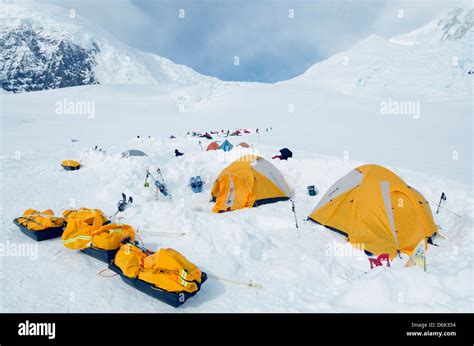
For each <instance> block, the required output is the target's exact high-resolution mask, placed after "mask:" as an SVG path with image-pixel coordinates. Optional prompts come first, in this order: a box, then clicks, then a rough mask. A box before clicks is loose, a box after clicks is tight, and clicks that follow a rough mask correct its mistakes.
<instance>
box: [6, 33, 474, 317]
mask: <svg viewBox="0 0 474 346" xmlns="http://www.w3.org/2000/svg"><path fill="white" fill-rule="evenodd" d="M445 44H448V45H449V44H450V43H445ZM451 44H452V45H456V43H451ZM456 46H457V47H458V48H459V49H461V50H463V49H464V48H462V47H460V46H459V45H456ZM431 47H432V49H433V50H426V49H427V48H426V47H425V48H423V49H425V50H424V51H423V52H422V51H421V50H418V51H414V50H411V51H409V50H406V51H405V50H403V51H401V50H400V49H403V46H401V45H399V44H395V43H392V42H388V41H387V40H385V39H382V38H378V37H376V36H372V37H370V38H369V39H368V41H365V42H362V43H360V44H359V45H357V46H356V47H354V48H353V50H352V51H351V52H352V53H354V54H351V58H350V61H351V62H350V64H349V66H344V67H336V65H335V64H336V62H342V61H343V58H344V56H345V53H341V54H339V55H336V56H334V57H332V58H330V59H328V60H327V61H326V62H322V63H320V64H317V65H316V66H314V68H312V69H310V71H308V72H307V73H305V74H304V75H303V76H301V78H297V79H293V80H291V81H287V82H282V83H277V84H273V85H265V84H259V83H224V82H221V81H217V80H215V79H205V81H204V82H201V81H199V83H191V82H190V83H188V82H186V83H184V84H183V83H175V81H176V80H179V78H180V77H176V78H175V77H172V78H171V79H173V81H168V82H160V83H151V84H148V85H147V84H143V83H135V80H132V81H130V83H126V84H122V83H111V84H109V85H107V84H101V85H91V86H82V87H74V88H65V89H57V90H48V91H40V92H31V93H21V94H8V93H1V94H0V107H1V109H0V110H1V112H0V113H1V118H0V120H1V124H0V125H1V152H0V165H1V169H0V173H1V185H0V186H1V199H0V201H1V208H0V212H1V213H0V214H1V218H0V219H1V225H2V227H1V231H0V232H1V234H2V238H1V239H2V240H1V242H0V250H2V249H3V251H0V264H1V270H0V281H1V282H2V285H1V286H0V311H2V312H473V311H474V309H473V307H474V306H473V302H474V294H473V292H474V289H473V288H474V287H473V274H474V270H473V269H474V268H473V262H472V257H473V246H472V244H473V240H474V239H473V232H472V231H473V223H474V191H473V181H472V177H473V166H472V158H473V152H472V147H473V146H472V128H473V127H472V89H468V90H465V91H463V92H462V93H461V94H459V93H458V91H459V89H458V88H459V85H460V84H456V83H458V82H459V81H460V79H456V78H452V79H449V78H448V79H445V77H446V75H445V74H444V73H445V72H444V71H443V70H444V67H443V65H442V62H441V61H442V59H441V58H440V59H436V60H434V61H432V64H433V67H429V68H430V69H431V68H433V69H434V68H435V67H436V69H437V70H438V71H440V75H439V76H432V77H431V78H430V79H429V78H428V77H429V74H424V73H425V72H426V71H427V70H426V69H424V68H425V67H423V66H424V65H429V66H431V65H430V63H427V57H429V56H431V54H433V52H434V51H437V49H439V51H443V52H444V49H445V48H443V47H444V46H443V47H441V48H440V46H431ZM436 47H438V48H436ZM452 47H454V46H452ZM127 52H128V51H127ZM377 52H378V53H377ZM381 52H384V53H383V54H382V55H380V54H379V53H381ZM401 52H402V53H401ZM410 52H413V53H410ZM375 53H377V54H378V55H377V54H375ZM392 53H394V54H395V53H397V54H400V55H399V57H400V58H401V59H407V58H408V57H411V58H413V59H415V58H417V60H416V64H415V63H413V64H407V60H400V61H399V62H396V59H392V60H387V59H389V58H388V57H389V56H390V55H392ZM421 53H423V54H421ZM111 54H112V53H111ZM127 54H128V53H127ZM137 54H138V53H137ZM410 54H412V55H410ZM135 57H136V56H131V58H132V59H133V61H135V60H134V59H135ZM104 59H106V60H107V61H114V58H104ZM132 59H131V60H132ZM137 59H138V60H137V61H139V60H140V59H139V58H137ZM150 59H157V58H156V57H151V58H150ZM367 59H374V61H379V65H378V66H380V67H381V68H382V69H384V71H385V72H383V74H380V75H379V74H377V73H374V77H373V78H372V79H371V80H372V81H373V82H369V83H368V84H367V88H366V91H364V92H363V93H361V92H358V91H354V89H351V88H350V87H349V84H345V83H346V82H345V81H346V77H347V78H349V77H350V78H352V77H354V78H356V77H357V76H360V73H361V71H367V68H368V66H370V65H373V67H374V68H376V66H377V65H376V64H375V65H374V64H373V61H372V60H367ZM147 61H148V60H147ZM159 61H165V60H159ZM164 64H165V65H164V66H165V67H163V68H164V69H167V68H168V67H166V63H164ZM440 64H441V65H440ZM173 66H174V65H173ZM404 66H405V67H406V70H404V72H403V73H401V74H399V75H398V78H395V77H394V76H395V75H396V74H397V73H400V70H401V69H402V68H403V67H404ZM422 67H423V69H422V70H421V72H420V71H418V70H417V68H420V69H421V68H422ZM341 68H347V70H345V71H346V72H344V73H343V72H341ZM150 69H151V68H150ZM390 71H392V72H390ZM313 72H314V74H313ZM389 72H390V73H389ZM124 73H126V72H124ZM170 73H171V72H170ZM391 73H393V75H392V74H391ZM413 73H414V74H415V75H414V76H412V74H413ZM416 73H418V74H416ZM420 74H422V76H423V78H417V77H420ZM153 75H155V74H153ZM382 75H385V76H387V83H389V82H390V83H394V84H393V85H392V84H390V87H389V89H384V88H383V87H381V86H380V84H379V83H381V81H382V77H381V76H382ZM178 76H180V75H178ZM391 76H392V77H393V79H390V78H391ZM120 78H122V77H120ZM123 78H124V79H127V78H133V74H131V75H124V76H123ZM319 78H322V80H321V81H320V80H319ZM463 78H464V77H463ZM189 80H190V79H186V81H189ZM191 80H192V78H191ZM462 80H464V79H462ZM430 81H431V82H430ZM428 82H430V83H431V84H426V83H428ZM371 83H373V84H371ZM440 83H448V84H449V85H450V88H446V90H444V89H443V90H441V89H437V86H438V85H440ZM459 83H461V82H459ZM346 88H347V89H346ZM395 89H396V90H395ZM424 89H426V91H423V90H424ZM390 90H391V91H390ZM392 92H393V94H392ZM412 92H415V94H412ZM414 95H415V96H414ZM433 95H441V96H442V97H441V96H440V97H433ZM389 98H391V99H393V100H394V101H397V100H398V101H399V100H413V99H415V100H416V101H419V105H420V114H419V116H416V114H411V115H410V114H408V115H403V114H382V113H381V104H382V102H386V101H387V100H388V99H389ZM67 102H73V103H74V104H76V105H77V104H78V102H85V103H86V104H88V105H90V106H91V107H90V108H84V110H87V109H89V110H91V112H83V113H82V114H59V113H57V110H58V107H57V105H58V103H59V104H66V103H67ZM92 110H93V111H92ZM268 127H272V129H273V130H272V131H269V132H266V131H265V130H264V129H265V128H268ZM236 128H249V129H251V130H252V134H251V135H247V136H242V137H231V138H230V141H231V142H232V143H233V144H238V143H240V142H242V141H245V142H247V143H249V144H251V145H252V148H251V149H243V148H239V147H234V149H233V150H232V151H231V152H229V153H227V154H225V153H223V152H221V151H219V152H204V151H202V150H201V147H200V145H199V140H200V141H201V142H202V146H203V147H204V148H205V147H206V146H207V145H208V143H209V142H210V141H208V140H207V139H197V138H192V137H189V136H187V135H186V133H187V132H188V131H193V130H196V131H210V130H220V129H231V130H232V129H236ZM256 128H259V129H260V135H256V134H255V129H256ZM171 134H173V135H175V136H176V137H177V138H176V139H170V138H169V136H170V135H171ZM137 135H140V137H141V138H140V139H138V138H136V137H137ZM148 136H151V137H150V138H148ZM72 138H74V139H79V142H75V143H72V142H71V139H72ZM217 140H221V141H222V140H224V138H220V137H218V138H217ZM95 145H98V146H99V148H103V149H104V150H105V151H106V154H100V153H97V152H94V151H91V148H93V147H94V146H95ZM282 147H289V148H290V149H292V151H293V153H294V158H292V159H290V160H289V161H275V160H271V156H273V155H275V154H276V153H277V152H278V150H279V149H280V148H282ZM128 149H137V150H142V151H144V152H146V153H147V154H148V157H138V158H128V159H126V158H122V157H121V153H122V152H123V151H125V150H128ZM174 149H179V150H180V151H181V152H184V153H185V155H184V156H182V157H174V154H173V152H174ZM249 151H251V152H256V153H258V154H260V155H262V156H263V157H265V158H267V159H269V160H271V161H272V162H273V163H274V164H275V165H276V166H277V168H278V169H279V170H280V171H281V172H282V174H283V175H284V177H285V179H286V180H287V182H288V184H289V186H290V187H291V189H292V191H293V195H294V200H295V204H296V213H297V219H298V223H299V226H300V227H299V229H298V230H297V229H296V228H295V226H294V216H293V214H292V212H291V205H290V203H289V202H278V203H274V204H269V205H264V206H261V207H258V208H251V209H244V210H239V211H235V212H231V213H223V214H214V213H212V212H211V208H212V206H213V204H212V203H210V202H209V199H210V189H211V187H212V184H213V182H214V180H215V179H216V177H217V176H218V174H219V173H220V171H221V170H222V169H223V168H224V167H226V166H227V165H228V164H230V162H232V160H233V159H235V158H237V157H239V156H240V155H244V154H245V153H248V152H249ZM65 159H74V160H76V159H77V160H81V163H82V164H83V165H84V167H83V168H82V169H80V170H78V171H72V172H67V171H64V170H62V168H61V167H60V166H59V165H60V162H61V161H62V160H65ZM364 163H378V164H382V165H384V166H386V167H388V168H389V169H392V170H393V171H395V172H396V173H397V174H399V175H400V176H401V177H402V178H403V179H404V180H405V181H406V182H407V183H408V184H409V185H411V186H413V187H415V188H416V189H417V190H418V191H420V192H421V193H422V194H423V195H424V196H425V197H426V198H427V199H428V200H429V201H430V202H431V207H432V209H433V210H435V208H436V204H437V202H438V199H439V196H440V194H441V192H445V193H446V195H447V201H446V202H445V204H444V206H445V208H442V209H441V210H440V213H439V214H434V218H435V222H436V224H437V225H439V227H440V230H439V231H440V233H441V234H442V235H443V236H444V237H445V239H440V238H436V239H435V243H436V244H437V245H438V246H429V249H428V252H427V272H423V270H422V269H421V268H418V267H412V268H405V267H404V264H405V263H406V261H407V259H408V258H407V256H406V255H402V258H396V259H395V260H394V261H393V262H392V266H391V267H390V268H387V267H383V268H382V267H380V268H375V269H373V270H370V265H369V262H368V260H367V257H366V256H365V255H364V254H363V253H361V252H360V251H358V250H355V249H353V248H352V247H351V246H350V245H349V244H348V243H347V242H346V241H345V239H344V237H342V236H340V235H338V234H336V233H334V232H331V231H329V230H327V229H325V228H323V227H321V226H318V225H316V224H314V223H312V222H304V219H305V218H306V217H307V216H308V214H309V213H310V211H311V210H312V209H313V208H314V206H315V205H316V204H317V202H318V201H319V199H320V198H321V196H322V195H323V194H324V192H325V191H326V190H327V189H328V188H329V186H331V185H332V184H333V183H334V182H335V181H336V180H337V179H339V178H340V177H342V176H343V175H345V174H346V173H347V172H349V171H350V170H351V169H353V168H355V167H357V166H359V165H361V164H364ZM158 167H159V168H160V169H161V171H162V172H163V175H164V179H165V181H166V184H167V186H168V188H169V191H170V193H171V195H172V199H171V200H168V199H165V198H164V197H163V196H162V195H159V194H157V193H156V191H154V189H153V187H150V188H145V187H144V186H143V184H144V180H145V170H146V169H147V168H148V169H150V170H153V171H154V170H156V168H158ZM196 175H200V176H201V177H202V179H203V181H204V182H205V184H204V187H203V192H202V193H200V194H194V193H193V192H192V191H191V189H190V187H189V186H188V182H189V179H190V177H192V176H196ZM308 185H316V188H317V189H318V191H319V193H318V195H317V196H316V197H310V196H308V194H307V192H306V187H307V186H308ZM122 192H124V193H126V194H127V195H131V196H133V198H134V203H133V206H132V207H130V208H129V209H127V210H126V211H125V212H124V213H121V214H120V218H121V219H120V220H121V221H122V222H124V223H127V224H130V225H132V226H133V227H134V228H135V229H138V235H139V236H140V237H141V239H142V240H143V241H144V243H145V245H146V246H147V247H148V248H150V249H152V250H154V249H158V248H160V247H171V248H174V249H176V250H178V251H180V252H181V253H182V254H184V255H185V256H186V257H187V258H188V259H190V260H191V261H192V262H194V263H196V264H197V265H198V266H199V267H200V268H201V269H202V270H204V271H206V272H207V273H209V274H210V276H211V277H210V278H209V280H208V281H207V282H206V283H205V284H204V285H203V287H202V290H201V291H200V292H199V293H198V294H197V295H196V296H195V297H193V298H191V299H190V300H189V301H188V302H186V304H184V305H183V306H182V307H180V308H179V309H174V308H171V307H169V306H167V305H165V304H163V303H160V302H159V301H157V300H154V299H153V298H151V297H148V296H146V295H144V294H142V293H141V292H138V291H136V290H134V289H133V288H131V287H129V286H128V285H126V284H125V283H123V282H122V281H121V280H120V279H119V278H118V277H112V278H104V277H101V276H99V275H98V273H99V272H100V271H101V270H102V269H104V268H106V265H105V264H104V263H101V262H99V261H97V260H95V259H93V258H91V257H89V256H87V255H84V254H82V253H76V252H73V251H71V250H68V249H66V248H65V247H63V246H62V244H61V242H60V240H59V239H55V240H49V241H45V242H41V243H34V242H33V241H32V240H30V239H29V238H26V237H25V236H24V235H23V234H22V233H21V232H19V231H18V229H17V228H16V226H15V225H13V223H12V220H13V218H15V217H17V216H19V215H20V214H21V213H23V211H24V210H26V209H28V208H35V209H39V210H44V209H48V208H51V209H53V210H54V211H55V212H56V213H57V214H59V213H61V212H62V211H63V210H64V209H67V208H70V207H76V208H78V207H90V208H100V209H102V210H103V211H104V212H106V213H107V214H108V215H112V214H113V213H114V212H115V211H116V203H117V201H118V200H119V199H120V198H121V193H122ZM446 208H447V209H446ZM157 232H158V233H157ZM167 233H168V234H167ZM176 233H185V234H184V235H182V236H176ZM21 245H25V246H26V245H30V246H33V247H32V251H33V253H30V255H29V256H14V255H13V254H12V253H10V255H5V248H10V247H11V248H13V249H15V248H19V247H20V246H21ZM216 277H218V278H219V279H216ZM229 280H231V281H233V282H231V281H229ZM250 280H252V282H253V283H255V284H259V285H262V287H261V288H256V287H248V286H247V285H246V284H248V283H249V282H250Z"/></svg>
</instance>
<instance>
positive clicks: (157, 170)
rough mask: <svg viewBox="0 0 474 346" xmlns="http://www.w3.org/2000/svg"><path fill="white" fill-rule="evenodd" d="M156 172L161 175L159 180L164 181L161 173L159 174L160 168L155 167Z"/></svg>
mask: <svg viewBox="0 0 474 346" xmlns="http://www.w3.org/2000/svg"><path fill="white" fill-rule="evenodd" d="M156 173H158V174H159V175H160V177H161V180H162V181H163V182H165V179H164V178H163V174H161V169H159V168H157V169H156Z"/></svg>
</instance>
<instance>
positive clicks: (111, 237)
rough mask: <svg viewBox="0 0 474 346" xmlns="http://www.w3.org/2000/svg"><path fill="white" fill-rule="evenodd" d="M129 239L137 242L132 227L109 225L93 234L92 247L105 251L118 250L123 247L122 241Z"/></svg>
mask: <svg viewBox="0 0 474 346" xmlns="http://www.w3.org/2000/svg"><path fill="white" fill-rule="evenodd" d="M127 237H130V239H131V240H132V241H135V231H134V230H133V227H132V226H130V225H124V224H117V223H109V224H107V225H104V226H102V227H100V228H98V229H96V230H95V231H93V232H92V246H94V247H96V248H99V249H103V250H116V249H118V248H119V247H120V246H121V245H122V244H121V243H122V239H123V238H127Z"/></svg>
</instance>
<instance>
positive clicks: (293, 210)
mask: <svg viewBox="0 0 474 346" xmlns="http://www.w3.org/2000/svg"><path fill="white" fill-rule="evenodd" d="M291 211H292V212H293V215H294V216H295V226H296V233H297V235H298V238H299V237H300V234H299V232H298V218H297V217H296V208H295V201H293V200H291Z"/></svg>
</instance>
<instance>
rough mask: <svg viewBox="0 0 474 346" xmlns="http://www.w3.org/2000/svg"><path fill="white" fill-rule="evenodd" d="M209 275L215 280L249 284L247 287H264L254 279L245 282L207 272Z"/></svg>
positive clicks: (242, 284)
mask: <svg viewBox="0 0 474 346" xmlns="http://www.w3.org/2000/svg"><path fill="white" fill-rule="evenodd" d="M207 276H208V277H210V278H213V279H215V280H219V281H225V282H230V283H232V284H234V285H240V286H247V287H252V288H263V286H262V285H260V284H257V283H255V282H253V281H252V279H250V280H249V282H248V283H245V282H241V281H234V280H230V279H224V278H221V277H219V276H216V275H214V274H210V273H207Z"/></svg>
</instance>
